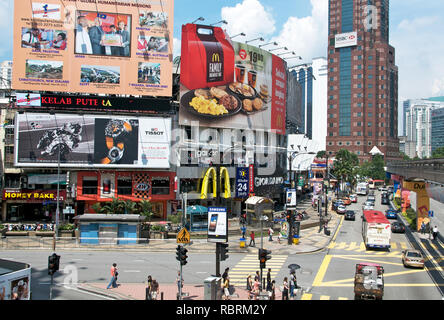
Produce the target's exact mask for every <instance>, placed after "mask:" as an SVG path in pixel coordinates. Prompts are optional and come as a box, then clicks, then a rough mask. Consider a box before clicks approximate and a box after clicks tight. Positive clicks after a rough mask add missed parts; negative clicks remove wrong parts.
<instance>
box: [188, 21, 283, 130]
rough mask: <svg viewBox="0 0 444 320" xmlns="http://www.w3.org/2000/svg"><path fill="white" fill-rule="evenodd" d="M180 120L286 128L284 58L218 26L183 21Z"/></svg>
mask: <svg viewBox="0 0 444 320" xmlns="http://www.w3.org/2000/svg"><path fill="white" fill-rule="evenodd" d="M180 78H181V86H180V87H181V88H180V94H181V98H180V111H179V122H180V124H181V125H191V122H192V121H199V124H200V125H201V126H204V127H218V128H234V129H246V128H248V129H251V130H266V131H272V132H275V133H277V134H285V106H286V92H287V88H286V86H287V72H286V63H285V61H284V60H282V59H281V58H279V57H277V56H275V55H273V54H271V53H269V52H267V51H265V50H262V49H260V48H258V47H254V46H250V45H248V44H244V43H240V42H232V41H231V40H230V38H229V37H228V36H227V35H226V33H225V32H224V31H223V30H222V29H221V28H219V27H211V26H203V25H194V24H187V25H184V26H182V57H181V76H180Z"/></svg>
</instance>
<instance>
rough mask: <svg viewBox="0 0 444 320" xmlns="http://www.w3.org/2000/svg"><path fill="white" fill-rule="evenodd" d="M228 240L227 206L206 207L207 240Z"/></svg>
mask: <svg viewBox="0 0 444 320" xmlns="http://www.w3.org/2000/svg"><path fill="white" fill-rule="evenodd" d="M227 241H228V215H227V208H224V207H208V242H227Z"/></svg>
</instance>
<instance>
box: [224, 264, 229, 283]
mask: <svg viewBox="0 0 444 320" xmlns="http://www.w3.org/2000/svg"><path fill="white" fill-rule="evenodd" d="M229 270H230V268H226V269H225V271H224V273H223V274H222V279H223V282H224V283H225V279H226V278H227V277H228V271H229Z"/></svg>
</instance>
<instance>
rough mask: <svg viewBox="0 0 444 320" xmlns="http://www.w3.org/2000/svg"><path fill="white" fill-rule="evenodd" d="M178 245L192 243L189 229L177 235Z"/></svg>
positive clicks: (184, 229)
mask: <svg viewBox="0 0 444 320" xmlns="http://www.w3.org/2000/svg"><path fill="white" fill-rule="evenodd" d="M176 242H177V243H190V233H189V232H188V230H187V228H182V229H181V230H180V231H179V233H178V234H177V238H176Z"/></svg>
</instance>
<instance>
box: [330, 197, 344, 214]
mask: <svg viewBox="0 0 444 320" xmlns="http://www.w3.org/2000/svg"><path fill="white" fill-rule="evenodd" d="M341 204H342V205H343V204H344V201H342V200H341V199H338V200H335V201H333V204H332V209H333V210H335V211H336V210H337V209H338V207H339V206H340V205H341Z"/></svg>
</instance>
